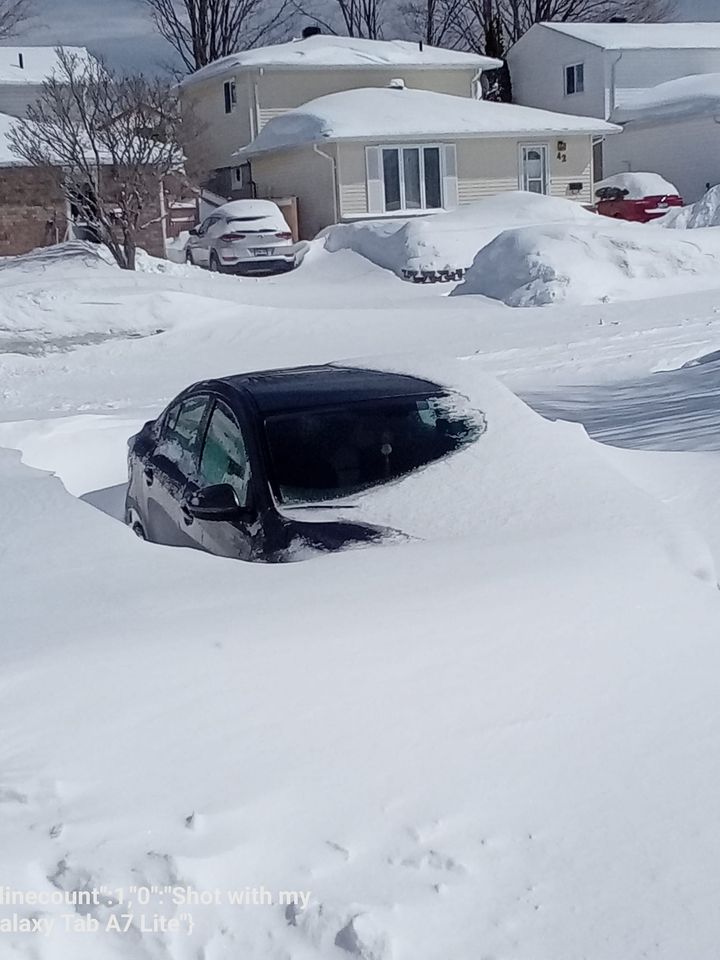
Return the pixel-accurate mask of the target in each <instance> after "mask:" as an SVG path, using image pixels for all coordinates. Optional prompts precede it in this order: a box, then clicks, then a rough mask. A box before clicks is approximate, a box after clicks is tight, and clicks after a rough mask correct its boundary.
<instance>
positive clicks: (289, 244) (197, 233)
mask: <svg viewBox="0 0 720 960" xmlns="http://www.w3.org/2000/svg"><path fill="white" fill-rule="evenodd" d="M185 259H186V261H187V262H188V263H192V264H194V265H195V266H198V267H206V268H207V269H208V270H213V271H215V272H219V273H279V272H282V271H285V270H292V269H293V267H295V266H296V264H297V245H296V244H295V243H294V242H293V235H292V231H291V230H290V227H289V226H288V223H287V221H286V220H285V217H284V216H283V215H282V212H281V210H280V208H279V207H278V205H277V204H276V203H273V202H272V200H232V201H231V202H230V203H226V204H223V206H221V207H218V208H217V209H216V210H213V212H212V213H211V214H210V215H209V216H208V217H206V218H205V219H204V220H203V221H202V223H201V224H200V225H199V226H197V227H194V228H193V229H192V230H191V231H190V235H189V236H188V240H187V244H186V246H185Z"/></svg>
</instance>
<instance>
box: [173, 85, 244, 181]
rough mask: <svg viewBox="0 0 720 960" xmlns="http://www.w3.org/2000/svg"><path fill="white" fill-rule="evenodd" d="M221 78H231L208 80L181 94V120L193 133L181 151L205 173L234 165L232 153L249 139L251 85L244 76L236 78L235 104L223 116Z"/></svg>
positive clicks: (223, 101) (223, 99)
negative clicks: (205, 171) (233, 107)
mask: <svg viewBox="0 0 720 960" xmlns="http://www.w3.org/2000/svg"><path fill="white" fill-rule="evenodd" d="M225 79H232V78H231V77H230V78H223V79H215V80H209V81H208V82H207V83H203V84H199V85H198V86H196V87H191V88H189V89H188V90H186V91H183V93H182V108H183V118H186V117H187V118H188V120H189V124H190V128H191V129H194V131H197V135H193V137H192V139H190V140H188V141H187V142H186V143H185V144H184V146H185V151H186V153H187V155H188V157H189V158H190V160H191V161H192V162H193V164H197V165H199V166H200V168H201V169H205V170H213V169H217V168H223V167H232V166H237V163H236V161H234V160H233V156H232V155H233V153H234V152H235V151H236V150H239V149H240V147H244V146H245V145H246V144H248V143H249V142H250V140H251V139H252V126H251V107H252V94H253V91H252V86H251V85H250V84H248V82H247V77H246V76H245V75H242V76H240V77H238V78H237V80H236V92H237V104H236V106H235V109H234V110H233V111H232V113H225V95H224V92H223V88H224V83H225Z"/></svg>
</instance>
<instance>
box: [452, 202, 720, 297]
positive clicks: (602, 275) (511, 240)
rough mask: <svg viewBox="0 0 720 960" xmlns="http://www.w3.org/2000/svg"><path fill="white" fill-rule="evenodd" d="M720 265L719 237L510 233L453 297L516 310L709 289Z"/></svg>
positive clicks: (601, 229) (616, 231)
mask: <svg viewBox="0 0 720 960" xmlns="http://www.w3.org/2000/svg"><path fill="white" fill-rule="evenodd" d="M718 270H720V237H716V236H715V235H714V234H711V233H710V232H705V233H704V234H703V235H702V237H700V236H698V237H697V238H696V237H693V240H692V241H689V240H686V239H683V238H681V237H680V236H679V235H677V234H676V235H673V234H670V233H667V232H666V231H663V230H660V229H657V228H654V227H651V226H648V225H645V224H629V223H628V224H623V223H615V222H609V223H608V222H605V221H603V222H599V221H597V220H596V221H595V223H594V224H592V225H587V226H586V225H584V224H583V225H580V224H578V225H571V226H566V225H562V226H549V227H526V228H520V229H517V230H507V231H505V232H504V233H502V234H501V235H500V236H499V237H497V238H496V239H495V240H493V241H492V242H491V243H489V244H488V245H487V246H486V247H484V248H483V249H482V250H480V252H479V253H478V255H477V256H476V258H475V260H474V262H473V264H472V267H471V268H470V269H469V270H468V272H467V274H466V276H465V280H464V282H462V283H461V284H459V285H458V286H457V287H456V288H455V289H454V290H453V291H452V295H458V296H460V295H466V294H482V295H484V296H486V297H492V298H494V299H496V300H501V301H502V302H503V303H506V304H508V305H509V306H512V307H529V306H544V305H547V304H551V303H556V302H558V301H566V302H568V303H576V304H583V303H592V302H593V301H595V302H597V301H608V300H613V299H617V298H623V297H632V296H653V295H655V296H659V295H661V294H662V292H663V287H662V286H661V285H660V283H659V281H668V284H667V285H666V287H665V289H666V290H667V291H668V292H677V290H678V284H679V283H682V281H683V279H686V280H689V279H691V278H694V279H695V282H696V283H698V282H700V283H702V282H703V280H704V281H705V283H706V284H707V285H708V286H712V285H713V284H714V282H715V278H716V277H717V274H718Z"/></svg>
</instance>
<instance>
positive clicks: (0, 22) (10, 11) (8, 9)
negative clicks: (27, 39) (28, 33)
mask: <svg viewBox="0 0 720 960" xmlns="http://www.w3.org/2000/svg"><path fill="white" fill-rule="evenodd" d="M34 9H35V2H34V0H0V37H2V38H4V37H12V36H14V35H15V34H16V33H17V30H18V27H20V26H21V25H22V24H23V23H25V21H26V20H29V19H30V17H31V16H32V14H33V11H34Z"/></svg>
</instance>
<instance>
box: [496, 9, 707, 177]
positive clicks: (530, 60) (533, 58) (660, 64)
mask: <svg viewBox="0 0 720 960" xmlns="http://www.w3.org/2000/svg"><path fill="white" fill-rule="evenodd" d="M508 65H509V68H510V75H511V79H512V85H513V100H514V101H515V102H516V103H519V104H524V105H527V106H532V107H540V108H542V109H545V110H560V111H562V112H565V113H572V114H582V115H585V116H591V117H598V118H600V119H603V120H612V121H613V122H615V121H618V122H620V121H621V120H622V122H625V120H627V119H629V114H628V113H627V111H628V110H630V111H631V110H632V109H634V105H635V104H638V103H642V101H643V97H644V96H645V95H646V94H648V92H649V91H651V90H653V88H655V87H657V86H658V85H659V84H663V83H667V82H668V81H673V80H679V79H680V78H682V77H687V76H693V75H695V76H697V75H702V74H710V73H720V23H538V24H535V26H533V27H532V28H531V29H530V30H528V32H527V33H526V34H525V36H524V37H522V38H521V39H520V40H518V42H517V43H516V44H515V45H514V46H513V47H512V49H511V50H510V51H509V54H508ZM623 111H626V112H625V113H623ZM628 129H629V128H628ZM635 129H636V131H638V132H639V126H638V127H636V128H635ZM648 129H649V128H648ZM676 133H677V131H676ZM671 136H674V134H673V135H671ZM711 139H712V138H711ZM642 140H643V138H642V137H639V136H638V137H633V138H626V137H625V134H624V133H623V134H621V135H620V136H619V137H613V138H611V139H610V140H608V141H607V143H606V144H604V145H603V149H602V155H601V152H600V150H599V149H598V151H597V152H596V156H595V170H596V175H597V177H598V179H600V178H601V177H602V176H608V175H611V174H614V173H622V172H625V171H627V170H650V171H654V172H657V173H662V174H663V175H664V176H666V175H667V174H666V173H665V172H663V168H662V159H663V152H664V150H665V149H667V148H668V147H670V138H669V137H667V138H665V139H663V138H662V137H660V138H659V139H658V138H657V137H648V138H647V141H646V143H647V147H648V149H644V148H643V149H642V150H641V151H640V152H637V153H636V152H635V146H636V144H641V143H642ZM713 143H714V141H713ZM706 146H708V147H711V148H712V149H714V150H717V144H716V143H715V145H714V146H713V145H712V144H711V143H709V142H708V141H707V139H706V138H703V141H702V143H700V142H699V147H700V149H705V148H706ZM674 149H675V150H677V149H678V146H677V145H676V146H675V148H674ZM686 149H687V147H686V146H685V147H684V148H683V152H686ZM678 160H679V158H678ZM670 179H673V178H670ZM696 179H697V178H696Z"/></svg>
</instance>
